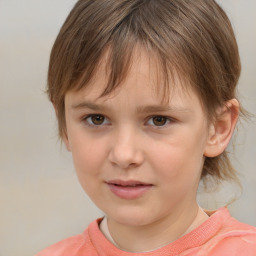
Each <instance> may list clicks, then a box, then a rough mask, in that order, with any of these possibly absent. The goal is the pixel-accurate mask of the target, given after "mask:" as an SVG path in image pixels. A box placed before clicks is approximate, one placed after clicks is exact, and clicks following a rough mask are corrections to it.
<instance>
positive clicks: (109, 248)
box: [36, 208, 256, 256]
mask: <svg viewBox="0 0 256 256" xmlns="http://www.w3.org/2000/svg"><path fill="white" fill-rule="evenodd" d="M101 220H102V219H98V220H95V221H94V222H92V223H91V224H90V225H89V227H88V228H87V229H86V230H85V231H84V232H83V233H82V234H80V235H77V236H73V237H70V238H67V239H65V240H63V241H61V242H59V243H57V244H54V245H52V246H50V247H48V248H47V249H45V250H43V251H42V252H40V253H38V254H37V255H36V256H132V255H143V256H176V255H180V256H256V228H255V227H252V226H250V225H247V224H244V223H241V222H239V221H237V220H236V219H234V218H232V217H231V216H230V214H229V211H228V209H227V208H221V209H219V210H217V211H216V212H214V213H213V214H212V215H211V216H210V218H209V219H207V220H206V221H205V222H204V223H203V224H201V225H200V226H199V227H197V228H196V229H194V230H193V231H191V232H190V233H188V234H186V235H184V236H183V237H181V238H179V239H178V240H176V241H174V242H172V243H170V244H169V245H166V246H164V247H162V248H160V249H157V250H154V251H152V252H144V253H130V252H125V251H122V250H120V249H118V248H117V247H115V246H114V245H113V244H112V243H111V242H109V241H108V240H107V239H106V238H105V236H104V235H103V234H102V232H101V231H100V229H99V223H100V221H101Z"/></svg>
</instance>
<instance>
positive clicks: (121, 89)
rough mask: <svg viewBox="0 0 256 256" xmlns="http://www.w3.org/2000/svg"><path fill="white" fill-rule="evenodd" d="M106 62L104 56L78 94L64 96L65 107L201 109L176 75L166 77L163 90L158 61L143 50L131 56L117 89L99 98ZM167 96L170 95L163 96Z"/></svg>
mask: <svg viewBox="0 0 256 256" xmlns="http://www.w3.org/2000/svg"><path fill="white" fill-rule="evenodd" d="M108 62H109V58H108V55H107V54H106V55H105V56H103V58H102V59H101V62H100V63H99V65H98V69H97V71H96V73H95V75H94V76H93V78H92V80H91V81H90V83H89V84H88V85H87V86H86V87H84V88H82V89H80V90H79V91H71V92H69V93H67V94H66V98H65V101H66V103H68V104H67V105H69V106H71V107H72V108H74V107H77V108H79V107H84V106H89V105H90V106H92V105H93V104H94V103H97V104H100V107H101V108H102V107H103V106H104V109H106V108H113V106H114V105H115V106H116V107H117V108H118V107H120V109H121V108H122V107H123V106H132V107H134V108H136V109H141V108H143V107H144V106H151V107H153V108H151V109H157V108H156V107H157V106H161V108H163V107H164V108H165V109H168V108H169V107H171V109H173V110H186V111H187V110H191V109H192V106H193V105H196V106H197V107H200V108H201V105H200V102H199V99H198V97H197V94H195V93H194V92H193V91H192V89H191V86H189V85H187V88H186V89H184V86H185V85H184V83H185V79H184V80H182V81H181V80H180V78H179V76H178V75H176V72H173V73H172V76H169V80H168V90H166V89H165V85H164V82H165V78H166V77H164V74H163V73H162V72H160V70H159V69H160V65H159V63H158V59H157V57H156V56H154V55H149V54H148V52H147V51H143V50H141V51H136V52H135V53H134V55H133V56H132V63H131V66H130V68H129V72H127V74H126V76H125V77H124V79H123V80H122V82H121V83H120V84H119V85H118V87H117V88H115V89H114V90H112V91H111V92H109V93H108V94H106V95H102V92H103V91H104V90H105V88H106V86H107V83H108V80H109V73H110V71H109V65H108ZM166 93H169V94H168V95H166ZM116 96H118V97H116ZM117 105H118V106H117ZM94 107H95V106H94ZM95 108H96V107H95ZM148 109H150V108H148ZM159 109H160V108H159ZM200 112H201V111H200Z"/></svg>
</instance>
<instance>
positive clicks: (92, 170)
mask: <svg viewBox="0 0 256 256" xmlns="http://www.w3.org/2000/svg"><path fill="white" fill-rule="evenodd" d="M71 145H72V148H71V152H72V156H73V161H74V165H75V169H76V172H77V174H78V175H83V176H90V175H97V174H98V172H99V170H100V168H99V167H100V166H101V165H102V164H103V162H104V159H106V150H107V149H106V148H105V147H104V143H102V141H99V140H97V139H96V140H92V139H91V138H90V137H88V136H79V134H77V135H76V136H73V137H72V138H71Z"/></svg>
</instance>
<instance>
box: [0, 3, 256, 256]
mask: <svg viewBox="0 0 256 256" xmlns="http://www.w3.org/2000/svg"><path fill="white" fill-rule="evenodd" d="M219 2H220V3H221V4H222V6H223V7H224V8H225V10H226V11H227V12H228V14H229V16H230V18H231V21H232V23H233V25H234V28H235V32H236V35H237V39H238V43H239V47H240V53H241V58H242V65H243V71H242V76H241V79H240V82H239V88H240V89H239V91H240V94H241V96H242V102H243V104H244V106H245V107H246V108H247V109H248V110H249V111H251V112H253V113H254V114H255V113H256V85H255V78H256V70H255V67H256V47H255V46H256V29H255V25H256V16H255V11H256V1H254V0H220V1H219ZM74 3H75V1H74V0H22V1H20V0H0V256H29V255H33V254H34V253H35V252H37V251H39V250H41V249H42V248H44V247H45V246H48V245H49V244H52V243H54V242H56V241H59V240H61V239H63V238H65V237H68V236H71V235H75V234H77V233H80V232H82V231H83V229H84V228H85V227H86V226H87V225H88V223H89V222H90V221H92V220H93V219H95V218H97V217H98V216H101V212H100V211H99V210H97V209H96V208H95V207H94V206H93V204H92V203H91V202H90V200H89V199H88V198H87V197H86V195H84V193H83V191H82V189H81V188H80V185H79V184H78V182H77V179H76V177H75V172H74V169H73V166H72V161H71V156H70V155H69V153H67V152H66V150H65V148H64V147H62V146H61V144H60V143H59V142H58V138H57V125H56V121H55V115H54V112H53V109H52V107H51V105H50V103H49V102H48V100H47V97H46V95H45V93H44V90H45V85H46V72H47V65H48V59H49V53H50V49H51V46H52V44H53V42H54V39H55V37H56V35H57V32H58V30H59V28H60V26H61V25H62V23H63V21H64V19H65V17H66V15H67V14H68V12H69V10H70V9H71V7H72V6H73V4H74ZM236 142H237V144H238V146H237V150H236V156H237V157H236V159H234V161H235V164H236V167H237V169H238V170H239V171H240V172H241V173H242V177H241V180H242V183H243V187H244V190H243V194H242V196H241V197H240V199H239V200H237V201H236V202H235V203H234V204H232V205H231V207H230V210H231V213H232V215H234V216H235V217H236V218H238V219H239V220H241V221H243V222H246V223H249V224H251V225H254V226H256V204H255V195H256V173H255V172H256V125H255V123H245V124H244V127H243V128H240V133H239V135H238V136H237V139H236ZM236 191H237V190H236V189H235V187H233V186H225V187H224V189H222V190H220V191H219V192H218V193H217V195H216V196H215V197H213V196H212V195H211V194H207V193H202V194H201V195H200V201H201V203H202V206H204V207H207V208H215V207H219V206H222V205H224V204H225V202H226V201H227V200H229V199H230V198H232V196H234V194H235V193H236Z"/></svg>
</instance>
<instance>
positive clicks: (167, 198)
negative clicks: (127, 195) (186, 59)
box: [64, 50, 239, 252]
mask: <svg viewBox="0 0 256 256" xmlns="http://www.w3.org/2000/svg"><path fill="white" fill-rule="evenodd" d="M139 52H140V53H139ZM133 60H134V61H133V65H132V67H131V70H130V72H129V74H128V76H127V77H126V79H125V80H124V81H123V82H122V84H121V85H120V87H119V88H118V89H116V91H114V92H112V93H111V94H110V95H107V96H104V97H99V96H100V94H101V92H102V91H103V89H104V86H105V85H106V82H107V75H106V72H105V71H106V65H107V61H106V60H103V61H102V62H101V64H100V66H99V69H98V71H97V74H96V75H95V77H94V79H93V80H92V81H91V83H90V84H89V85H88V87H87V88H83V89H81V90H80V91H69V92H67V94H66V97H65V113H66V127H67V130H66V136H64V141H65V143H66V146H67V149H68V150H69V151H71V152H72V155H73V160H74V165H75V169H76V172H77V176H78V179H79V181H80V183H81V185H82V187H83V189H84V190H85V192H86V193H87V194H88V195H89V197H90V198H91V199H92V200H93V202H94V203H95V204H96V205H97V206H98V207H99V208H100V209H101V210H102V211H103V212H105V214H106V216H107V220H108V227H109V230H110V233H111V235H112V237H113V239H114V240H115V242H116V243H117V244H118V246H119V247H120V248H122V249H123V250H126V251H130V252H142V251H149V250H153V249H155V248H158V247H161V246H163V245H165V244H167V243H170V242H172V241H174V240H176V239H178V238H179V237H180V236H182V235H183V234H185V233H187V232H189V231H191V230H192V229H194V228H196V227H197V226H199V225H200V224H201V223H202V222H203V221H205V220H206V219H207V217H208V216H207V215H206V214H205V213H204V212H202V211H200V210H199V208H198V205H197V202H196V193H197V188H198V183H199V181H200V175H201V171H202V167H203V163H204V159H205V156H216V155H218V154H220V153H221V152H223V150H224V149H225V147H226V146H227V143H228V141H229V140H230V138H231V135H232V132H233V128H234V126H235V123H236V120H237V114H236V113H237V111H238V108H239V105H238V103H237V101H235V100H232V101H230V102H229V109H227V108H226V107H225V108H223V109H220V110H219V112H220V114H219V116H221V118H220V120H221V121H220V122H216V123H215V124H209V122H208V120H207V118H206V115H205V112H204V110H203V108H202V105H201V103H200V100H199V98H198V96H197V95H196V93H195V92H194V91H192V90H191V89H188V92H186V93H185V92H183V91H182V90H181V89H179V88H180V86H179V81H176V83H177V84H176V86H175V88H176V89H174V90H171V93H172V95H171V97H170V100H169V102H167V103H164V102H163V101H162V97H161V96H160V94H156V87H155V84H156V83H157V77H158V76H157V72H158V70H157V68H154V65H153V66H152V63H150V60H149V58H148V55H147V53H146V52H144V51H143V50H140V51H137V52H135V53H134V56H133ZM158 78H159V77H158ZM176 80H177V79H176ZM158 82H159V81H158ZM91 115H94V116H93V118H92V116H91ZM95 115H98V117H97V116H95ZM159 116H160V119H159V118H158V119H157V118H154V117H159ZM95 117H96V118H95ZM95 120H96V121H95ZM159 120H160V121H159ZM110 180H123V181H130V180H136V181H140V182H143V183H146V184H151V188H150V189H149V190H147V191H146V193H144V194H143V195H142V196H139V197H138V198H135V199H123V198H120V197H118V196H116V195H115V194H114V193H113V192H112V191H111V190H110V188H109V186H108V184H107V182H108V181H110Z"/></svg>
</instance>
